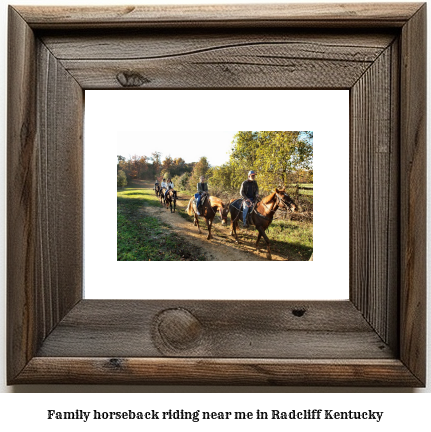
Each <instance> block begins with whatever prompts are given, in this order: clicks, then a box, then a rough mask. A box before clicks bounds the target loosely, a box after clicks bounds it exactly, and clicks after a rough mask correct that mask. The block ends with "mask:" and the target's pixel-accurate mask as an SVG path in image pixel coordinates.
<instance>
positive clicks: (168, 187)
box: [165, 179, 174, 200]
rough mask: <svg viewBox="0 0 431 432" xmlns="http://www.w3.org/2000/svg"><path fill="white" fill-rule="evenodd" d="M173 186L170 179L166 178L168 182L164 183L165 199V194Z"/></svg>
mask: <svg viewBox="0 0 431 432" xmlns="http://www.w3.org/2000/svg"><path fill="white" fill-rule="evenodd" d="M173 188H174V184H173V183H172V180H171V179H168V182H167V183H166V191H165V200H166V194H167V193H168V192H169V191H170V190H171V189H173Z"/></svg>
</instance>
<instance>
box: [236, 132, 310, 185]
mask: <svg viewBox="0 0 431 432" xmlns="http://www.w3.org/2000/svg"><path fill="white" fill-rule="evenodd" d="M229 162H230V165H231V167H232V173H231V184H232V185H233V186H234V187H239V185H240V184H241V182H242V181H244V179H245V178H247V172H248V171H249V170H251V169H252V170H255V171H256V172H257V181H258V183H259V187H260V188H261V189H262V190H266V191H269V190H271V189H273V188H274V187H275V186H286V185H288V184H290V183H292V181H293V180H292V179H293V178H294V177H297V173H298V172H300V171H303V170H309V169H312V165H313V133H312V132H311V131H259V132H251V131H247V132H238V133H237V134H236V135H235V137H234V141H233V146H232V152H231V155H230V160H229ZM294 181H296V180H294Z"/></svg>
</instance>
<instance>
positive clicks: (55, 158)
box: [7, 3, 426, 387]
mask: <svg viewBox="0 0 431 432" xmlns="http://www.w3.org/2000/svg"><path fill="white" fill-rule="evenodd" d="M425 27H426V9H425V4H416V3H406V4H401V3H394V4H388V3H385V4H378V3H373V4H327V5H323V4H316V5H310V4H296V5H295V4H292V5H289V4H286V5H273V6H268V5H264V6H258V5H253V6H247V7H243V6H235V5H232V6H217V7H215V6H214V7H208V6H207V7H205V6H203V7H196V6H192V7H187V6H186V7H135V8H131V7H112V8H93V7H88V8H66V7H59V8H53V7H10V8H9V51H8V71H9V72H8V134H7V139H8V193H7V197H8V210H7V229H8V243H7V250H8V259H7V270H8V279H7V290H8V291H7V294H8V300H7V307H8V314H7V321H8V332H7V334H8V339H7V344H8V350H7V355H8V363H7V377H8V378H7V379H8V383H9V384H20V383H133V384H143V383H145V384H149V383H152V384H155V383H171V384H172V383H178V384H231V385H233V384H239V385H242V384H267V385H268V384H270V385H274V384H277V385H332V386H345V385H348V386H351V385H356V386H409V387H416V386H418V387H420V386H424V384H425V321H426V320H425V306H426V301H425V300H426V298H425V296H426V293H425V291H426V285H425V238H426V236H425V201H426V197H425V179H426V165H425V147H426V136H425V128H426V125H425V122H426V100H425V93H426V92H425V72H426V71H425V59H426V48H425V33H426V29H425ZM125 87H127V88H143V89H145V88H153V89H154V88H178V89H182V88H211V89H230V88H256V89H259V88H295V89H299V88H302V89H308V88H320V89H327V88H331V89H337V88H339V89H350V100H351V103H350V110H351V138H350V173H351V175H350V214H351V218H350V219H351V220H350V225H351V229H350V244H351V248H350V263H351V264H350V275H351V276H350V279H351V281H350V299H349V300H348V301H329V302H317V301H315V302H308V301H307V302H306V301H304V302H298V301H280V302H273V301H268V302H265V301H255V302H250V301H199V300H192V301H179V300H178V301H174V300H160V301H145V300H143V301H91V300H83V299H82V267H83V263H82V246H83V238H82V237H83V230H82V220H83V218H82V190H83V176H82V163H83V160H82V159H83V154H82V153H83V152H82V148H83V109H84V90H85V89H95V88H103V89H121V88H125Z"/></svg>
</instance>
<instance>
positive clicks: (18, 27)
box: [7, 9, 37, 376]
mask: <svg viewBox="0 0 431 432" xmlns="http://www.w3.org/2000/svg"><path fill="white" fill-rule="evenodd" d="M8 39H9V42H8V44H9V45H8V105H7V110H8V119H9V121H8V128H7V139H8V145H7V159H8V170H7V182H8V188H7V292H8V297H7V319H8V330H7V331H8V337H7V347H8V350H7V355H8V366H7V367H8V376H15V375H17V374H18V373H19V372H20V371H21V370H22V369H23V368H24V366H25V365H26V364H27V362H28V361H29V360H30V359H31V358H32V357H33V356H34V354H35V353H36V349H37V347H36V343H37V341H36V337H35V325H34V324H35V323H34V320H35V313H36V311H35V307H36V306H35V292H34V277H33V275H34V271H35V259H36V257H35V255H34V250H35V244H36V230H35V213H36V209H37V204H36V184H35V177H36V172H35V158H36V149H35V140H36V91H35V87H36V85H35V84H36V80H35V76H36V73H35V62H34V59H35V57H36V53H35V38H34V36H33V33H32V31H31V30H30V29H29V27H28V25H27V24H26V23H25V22H24V21H23V20H22V19H21V17H20V16H19V15H18V14H17V13H16V12H15V11H14V10H12V9H9V29H8Z"/></svg>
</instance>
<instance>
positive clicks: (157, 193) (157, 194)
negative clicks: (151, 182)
mask: <svg viewBox="0 0 431 432" xmlns="http://www.w3.org/2000/svg"><path fill="white" fill-rule="evenodd" d="M154 192H155V193H156V196H157V197H158V196H159V193H160V185H158V184H156V185H155V186H154Z"/></svg>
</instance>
